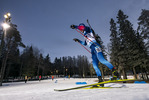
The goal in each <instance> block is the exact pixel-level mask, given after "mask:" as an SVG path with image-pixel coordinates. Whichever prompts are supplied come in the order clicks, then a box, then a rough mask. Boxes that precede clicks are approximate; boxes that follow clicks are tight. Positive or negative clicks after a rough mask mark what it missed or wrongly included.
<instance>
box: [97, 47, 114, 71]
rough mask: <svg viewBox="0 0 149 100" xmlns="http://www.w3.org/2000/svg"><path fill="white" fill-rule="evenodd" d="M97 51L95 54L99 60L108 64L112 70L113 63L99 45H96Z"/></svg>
mask: <svg viewBox="0 0 149 100" xmlns="http://www.w3.org/2000/svg"><path fill="white" fill-rule="evenodd" d="M95 52H96V53H95V54H96V55H97V58H98V60H99V61H100V62H101V63H102V64H104V65H106V66H107V67H108V68H109V69H111V70H112V69H113V68H114V67H113V65H112V64H111V63H110V62H108V61H107V60H106V59H105V58H104V56H103V53H102V52H100V48H99V47H97V46H96V47H95Z"/></svg>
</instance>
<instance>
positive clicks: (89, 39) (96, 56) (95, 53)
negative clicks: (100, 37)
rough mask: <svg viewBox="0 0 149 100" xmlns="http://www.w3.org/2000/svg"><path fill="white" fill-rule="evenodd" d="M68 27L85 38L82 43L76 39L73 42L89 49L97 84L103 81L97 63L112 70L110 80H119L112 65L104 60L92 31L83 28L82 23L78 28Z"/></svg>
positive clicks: (86, 27) (75, 26)
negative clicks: (79, 32) (77, 31)
mask: <svg viewBox="0 0 149 100" xmlns="http://www.w3.org/2000/svg"><path fill="white" fill-rule="evenodd" d="M70 27H71V28H72V29H77V30H79V31H81V33H83V35H84V38H85V41H84V42H83V41H81V40H79V39H77V38H74V39H73V40H74V41H75V42H79V43H81V44H82V45H85V46H86V45H87V46H88V47H89V48H90V49H91V54H92V64H93V67H94V70H95V72H96V74H97V76H98V80H99V81H98V82H103V79H102V76H101V71H100V69H99V68H98V63H99V61H100V62H101V63H102V64H104V65H106V66H107V67H108V68H109V69H111V70H112V73H113V78H111V80H116V79H117V78H119V74H118V72H117V71H116V70H115V67H113V65H112V64H111V63H110V62H108V61H107V60H106V59H105V58H104V56H103V53H102V49H101V46H100V44H99V43H97V41H96V39H95V37H94V34H93V31H92V29H91V28H90V27H88V26H85V25H84V24H83V23H81V24H79V26H77V25H71V26H70Z"/></svg>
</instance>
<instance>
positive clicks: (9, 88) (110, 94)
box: [0, 78, 149, 100]
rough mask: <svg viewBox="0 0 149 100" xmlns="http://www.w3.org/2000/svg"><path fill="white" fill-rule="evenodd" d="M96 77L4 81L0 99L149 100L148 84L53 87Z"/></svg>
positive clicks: (91, 79)
mask: <svg viewBox="0 0 149 100" xmlns="http://www.w3.org/2000/svg"><path fill="white" fill-rule="evenodd" d="M95 80H96V78H85V79H83V78H82V79H81V78H80V79H73V78H72V79H64V78H59V79H55V80H53V81H52V80H50V79H49V80H42V81H41V82H39V81H28V82H27V83H26V84H25V82H12V83H4V84H3V86H2V87H0V100H149V95H148V93H149V84H134V83H129V84H128V83H124V84H123V83H116V84H115V83H110V84H106V85H105V86H110V87H122V88H112V89H79V90H71V91H63V92H58V91H54V89H64V88H70V87H77V86H81V85H76V84H75V83H76V82H86V83H87V84H92V83H95V82H94V81H95Z"/></svg>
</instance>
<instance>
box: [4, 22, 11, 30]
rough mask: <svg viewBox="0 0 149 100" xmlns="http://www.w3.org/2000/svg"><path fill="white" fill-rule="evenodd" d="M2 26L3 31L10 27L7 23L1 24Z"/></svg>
mask: <svg viewBox="0 0 149 100" xmlns="http://www.w3.org/2000/svg"><path fill="white" fill-rule="evenodd" d="M2 26H3V28H4V29H7V28H9V27H10V25H8V24H7V23H3V24H2Z"/></svg>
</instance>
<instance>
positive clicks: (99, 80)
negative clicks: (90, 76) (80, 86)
mask: <svg viewBox="0 0 149 100" xmlns="http://www.w3.org/2000/svg"><path fill="white" fill-rule="evenodd" d="M100 82H103V79H102V77H101V76H98V83H100ZM97 87H104V84H100V85H93V86H92V88H97Z"/></svg>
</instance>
